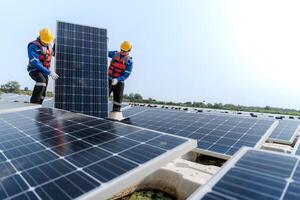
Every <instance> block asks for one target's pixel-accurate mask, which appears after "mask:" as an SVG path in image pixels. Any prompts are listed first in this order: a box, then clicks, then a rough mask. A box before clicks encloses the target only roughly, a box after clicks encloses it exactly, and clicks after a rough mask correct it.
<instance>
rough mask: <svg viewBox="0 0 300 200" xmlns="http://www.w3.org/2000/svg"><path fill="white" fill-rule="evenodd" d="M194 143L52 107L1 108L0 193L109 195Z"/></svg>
mask: <svg viewBox="0 0 300 200" xmlns="http://www.w3.org/2000/svg"><path fill="white" fill-rule="evenodd" d="M195 147H196V141H194V140H190V139H186V138H182V137H176V136H172V135H169V134H163V133H160V132H156V131H150V130H146V129H142V128H138V127H134V126H130V125H125V124H122V123H118V122H112V121H109V120H104V119H100V118H96V117H92V116H87V115H82V114H76V113H72V112H68V111H63V110H58V109H53V108H45V107H42V108H39V109H32V110H26V111H19V112H15V113H7V114H0V180H1V181H0V199H43V200H44V199H53V200H57V199H75V198H81V199H108V198H110V197H111V196H113V195H114V194H116V193H118V192H120V191H122V190H123V189H125V188H127V187H129V186H131V185H132V184H134V183H136V182H138V181H140V180H142V179H143V178H144V177H146V176H147V175H149V174H151V173H152V172H154V171H156V170H157V169H159V168H160V167H162V166H164V165H165V164H167V163H168V162H170V161H172V160H174V159H176V158H178V157H179V156H181V155H183V154H185V153H187V152H189V151H191V150H192V149H193V148H195Z"/></svg>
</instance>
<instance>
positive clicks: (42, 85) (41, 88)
mask: <svg viewBox="0 0 300 200" xmlns="http://www.w3.org/2000/svg"><path fill="white" fill-rule="evenodd" d="M29 76H30V77H31V78H32V79H33V80H34V81H35V86H34V89H33V92H32V96H31V98H30V103H37V104H42V103H43V101H44V98H45V97H46V89H47V85H48V76H47V75H44V74H43V73H42V72H40V71H38V70H35V71H32V72H30V73H29Z"/></svg>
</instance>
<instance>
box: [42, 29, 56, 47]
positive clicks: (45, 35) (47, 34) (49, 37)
mask: <svg viewBox="0 0 300 200" xmlns="http://www.w3.org/2000/svg"><path fill="white" fill-rule="evenodd" d="M40 40H41V41H42V42H44V43H46V44H50V43H51V42H52V41H53V34H52V32H51V31H50V30H49V29H48V28H43V29H42V30H41V31H40Z"/></svg>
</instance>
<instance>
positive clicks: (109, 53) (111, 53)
mask: <svg viewBox="0 0 300 200" xmlns="http://www.w3.org/2000/svg"><path fill="white" fill-rule="evenodd" d="M117 52H118V51H109V52H108V57H110V58H113V57H114V56H115V55H116V53H117Z"/></svg>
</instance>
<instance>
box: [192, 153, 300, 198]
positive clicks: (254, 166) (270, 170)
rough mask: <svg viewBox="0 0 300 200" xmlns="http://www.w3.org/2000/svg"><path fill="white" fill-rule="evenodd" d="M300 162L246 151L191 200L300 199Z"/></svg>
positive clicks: (281, 155) (293, 157)
mask: <svg viewBox="0 0 300 200" xmlns="http://www.w3.org/2000/svg"><path fill="white" fill-rule="evenodd" d="M299 161H300V159H299V157H298V156H291V155H287V154H282V153H275V152H270V151H262V150H254V149H250V148H243V149H242V150H240V151H239V152H238V153H237V154H236V155H235V156H234V157H233V158H232V159H231V160H230V161H228V163H226V164H225V166H223V167H222V169H221V170H220V171H219V172H218V173H217V174H216V175H215V176H214V177H213V178H212V179H211V180H210V181H209V182H208V183H207V184H205V185H204V186H203V187H201V188H199V189H198V190H197V191H196V192H194V194H193V195H191V197H190V198H188V200H200V199H202V200H221V199H222V200H234V199H245V200H246V199H247V200H266V199H270V200H281V199H300V165H299V164H300V162H299Z"/></svg>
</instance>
